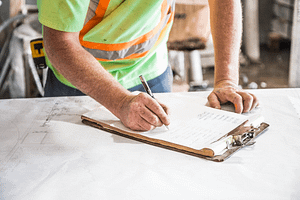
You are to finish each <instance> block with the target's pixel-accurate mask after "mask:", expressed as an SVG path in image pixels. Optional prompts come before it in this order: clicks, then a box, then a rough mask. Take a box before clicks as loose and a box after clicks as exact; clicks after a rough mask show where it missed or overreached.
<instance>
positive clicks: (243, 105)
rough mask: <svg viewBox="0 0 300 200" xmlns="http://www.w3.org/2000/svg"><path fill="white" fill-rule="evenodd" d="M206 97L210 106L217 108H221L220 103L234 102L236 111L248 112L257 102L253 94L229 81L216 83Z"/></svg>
mask: <svg viewBox="0 0 300 200" xmlns="http://www.w3.org/2000/svg"><path fill="white" fill-rule="evenodd" d="M207 99H208V102H209V106H210V107H213V108H218V109H220V108H221V104H224V103H227V102H231V103H233V104H234V107H235V112H236V113H242V112H243V113H246V112H249V111H250V110H252V109H253V108H255V107H257V106H258V104H259V102H258V99H257V97H256V96H255V95H253V94H251V93H249V92H246V91H244V90H242V89H239V88H238V86H237V85H236V84H234V83H232V82H230V81H221V82H219V83H217V84H216V85H215V87H214V90H213V91H212V92H211V93H210V95H209V96H208V97H207Z"/></svg>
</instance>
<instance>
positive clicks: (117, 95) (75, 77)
mask: <svg viewBox="0 0 300 200" xmlns="http://www.w3.org/2000/svg"><path fill="white" fill-rule="evenodd" d="M51 33H52V32H51V30H47V31H45V32H44V43H45V49H46V53H47V56H48V58H49V60H50V61H51V63H52V65H53V66H54V67H55V68H56V69H57V70H58V71H59V72H60V73H61V74H62V75H63V76H64V77H65V78H66V79H67V80H68V81H69V82H71V83H72V84H73V85H74V86H75V87H76V88H78V89H79V90H81V91H82V92H83V93H85V94H87V95H89V96H91V97H92V98H94V99H95V100H96V101H98V102H99V103H101V104H102V105H103V106H105V107H106V108H108V109H109V110H110V111H111V112H112V113H114V114H115V115H116V116H117V117H119V116H118V115H119V113H118V111H119V109H120V102H122V100H123V99H124V98H125V97H126V96H128V94H130V92H129V91H128V90H126V89H125V88H123V86H121V84H119V83H118V82H117V81H116V80H115V79H114V78H113V77H112V76H111V75H110V74H109V73H108V72H107V71H106V70H105V69H104V68H103V67H102V66H101V65H100V63H99V62H98V61H97V60H96V59H95V58H94V57H93V56H92V55H91V54H90V53H88V52H87V51H86V50H84V49H83V48H82V46H81V45H80V43H79V42H74V40H75V41H77V38H75V39H74V38H73V36H71V37H66V38H59V37H55V35H52V34H51ZM54 34H55V33H54ZM75 36H76V35H75ZM54 37H55V38H54Z"/></svg>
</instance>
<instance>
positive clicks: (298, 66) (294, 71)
mask: <svg viewBox="0 0 300 200" xmlns="http://www.w3.org/2000/svg"><path fill="white" fill-rule="evenodd" d="M293 17H294V18H293V30H292V47H291V58H290V66H289V67H290V68H289V86H290V87H300V0H295V4H294V16H293Z"/></svg>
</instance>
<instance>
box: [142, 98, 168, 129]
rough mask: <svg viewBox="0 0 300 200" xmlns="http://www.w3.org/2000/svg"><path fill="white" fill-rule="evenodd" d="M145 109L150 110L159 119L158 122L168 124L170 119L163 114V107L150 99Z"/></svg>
mask: <svg viewBox="0 0 300 200" xmlns="http://www.w3.org/2000/svg"><path fill="white" fill-rule="evenodd" d="M146 107H147V108H148V109H149V110H151V111H152V112H153V113H154V114H155V115H156V116H157V117H158V118H159V119H160V121H161V122H162V123H163V124H165V125H169V124H170V118H169V116H168V114H167V113H166V112H165V110H164V109H163V107H162V106H161V105H160V104H159V103H158V102H157V101H156V100H155V99H152V98H151V100H149V102H148V103H147V104H146Z"/></svg>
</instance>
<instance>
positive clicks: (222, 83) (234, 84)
mask: <svg viewBox="0 0 300 200" xmlns="http://www.w3.org/2000/svg"><path fill="white" fill-rule="evenodd" d="M225 86H226V87H233V88H236V89H238V87H239V86H238V83H237V81H234V80H230V79H223V80H218V81H215V83H214V88H218V87H225Z"/></svg>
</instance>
